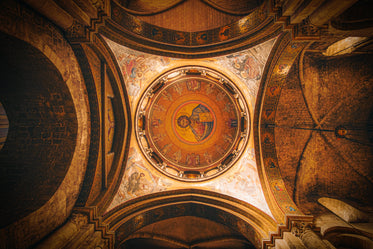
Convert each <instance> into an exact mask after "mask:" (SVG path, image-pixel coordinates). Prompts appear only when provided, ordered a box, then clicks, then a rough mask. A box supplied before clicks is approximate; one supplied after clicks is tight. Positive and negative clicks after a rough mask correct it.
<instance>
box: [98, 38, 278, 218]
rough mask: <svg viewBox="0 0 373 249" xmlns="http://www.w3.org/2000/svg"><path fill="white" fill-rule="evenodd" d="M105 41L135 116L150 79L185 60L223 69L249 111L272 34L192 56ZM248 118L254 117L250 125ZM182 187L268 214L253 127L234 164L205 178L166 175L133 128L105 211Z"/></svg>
mask: <svg viewBox="0 0 373 249" xmlns="http://www.w3.org/2000/svg"><path fill="white" fill-rule="evenodd" d="M105 41H106V42H107V43H108V45H109V46H110V48H111V49H112V50H113V52H114V55H115V57H116V59H117V61H118V64H119V67H120V69H121V70H122V73H123V78H124V82H125V84H126V88H127V90H128V94H129V98H130V105H131V112H132V115H133V116H134V114H135V113H136V108H137V105H138V102H139V100H140V97H141V96H142V94H143V93H144V91H145V90H146V89H147V87H148V86H149V85H150V84H151V82H153V81H154V80H155V79H156V78H157V77H159V76H160V75H162V74H163V73H165V72H167V71H168V70H170V69H175V68H179V67H182V66H186V65H198V66H205V67H209V68H211V69H214V70H217V71H220V72H224V74H225V75H226V76H227V77H229V78H230V79H231V80H232V81H233V82H234V83H235V84H236V85H237V87H238V88H239V89H240V90H241V92H242V95H243V96H244V98H245V100H246V103H247V104H248V108H249V112H250V115H251V116H252V114H253V112H254V110H253V107H254V106H255V102H256V97H257V93H258V89H259V84H260V81H261V79H262V76H263V70H264V66H265V64H266V61H267V59H268V56H269V54H270V51H271V49H272V46H273V44H274V42H275V39H272V40H269V41H267V42H264V43H262V44H260V45H257V46H255V47H253V48H250V49H247V50H243V51H241V52H237V53H234V54H230V55H227V56H219V57H213V58H208V59H193V60H192V59H178V58H171V57H166V56H156V55H151V54H146V53H143V52H138V51H135V50H132V49H129V48H127V47H124V46H122V45H119V44H117V43H114V42H112V41H110V40H108V39H105ZM133 120H135V117H133ZM251 123H252V120H250V126H251V125H252V124H251ZM183 188H199V189H205V190H210V191H215V192H217V193H222V194H225V195H229V196H232V197H235V198H237V199H240V200H243V201H245V202H247V203H249V204H251V205H253V206H255V207H257V208H259V209H260V210H262V211H264V212H265V213H267V214H269V215H271V211H270V209H269V207H268V205H267V203H266V200H265V197H264V194H263V190H262V186H261V183H260V180H259V175H258V170H257V163H256V160H255V153H254V141H253V136H252V133H250V134H249V141H248V143H247V146H246V148H245V150H244V152H243V154H242V155H241V156H240V158H239V159H238V160H237V161H236V162H235V163H234V165H233V166H232V167H231V168H230V169H229V170H228V171H226V172H225V173H224V174H222V175H220V176H218V177H216V178H214V179H211V180H207V181H204V182H181V181H178V180H175V179H172V178H170V177H167V176H164V175H163V174H162V173H161V172H159V171H158V170H156V169H155V168H154V167H152V166H151V165H150V164H149V162H148V161H147V160H146V158H145V157H144V156H143V154H142V152H141V150H140V148H139V145H138V142H137V140H136V137H135V135H134V133H133V134H132V137H131V149H130V152H129V157H128V160H127V163H126V170H125V172H124V175H123V178H122V182H121V184H120V186H119V188H118V192H117V194H116V195H115V197H114V199H113V201H112V202H111V204H110V206H109V208H108V209H107V211H109V210H111V209H113V208H115V207H117V206H119V205H120V204H122V203H125V202H126V201H128V200H131V199H133V198H136V197H140V196H144V195H147V194H151V193H156V192H163V191H166V190H174V189H183Z"/></svg>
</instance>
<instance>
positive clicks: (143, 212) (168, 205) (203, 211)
mask: <svg viewBox="0 0 373 249" xmlns="http://www.w3.org/2000/svg"><path fill="white" fill-rule="evenodd" d="M181 216H196V217H201V218H206V219H209V220H212V221H215V222H218V223H221V224H223V225H226V226H228V227H230V228H232V229H233V230H236V231H238V232H239V233H241V234H242V235H243V236H244V237H246V238H247V240H249V241H250V242H251V243H252V244H253V245H254V246H255V247H256V248H261V246H262V243H263V240H268V239H270V234H271V233H272V232H274V231H275V230H276V223H275V221H274V220H273V219H272V218H271V217H270V216H268V215H267V214H265V213H264V212H263V211H261V210H259V209H258V208H256V207H254V206H252V205H250V204H247V203H246V202H243V201H240V200H238V199H235V198H233V197H230V196H226V195H222V194H218V193H215V192H210V191H206V190H198V189H182V190H173V191H165V192H159V193H155V194H151V195H147V196H142V197H139V198H136V199H133V200H131V201H128V202H126V203H124V204H122V205H120V206H118V207H116V208H114V209H112V210H111V211H110V212H108V213H107V214H105V215H104V217H103V222H104V223H105V224H107V225H108V228H109V229H110V231H113V232H115V245H116V246H119V245H120V243H122V242H124V241H125V240H127V239H130V238H131V237H130V235H131V234H133V233H134V232H136V231H137V230H139V229H141V228H142V227H144V226H147V225H150V224H153V223H155V222H158V221H162V220H166V219H170V218H174V217H181Z"/></svg>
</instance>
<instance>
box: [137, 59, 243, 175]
mask: <svg viewBox="0 0 373 249" xmlns="http://www.w3.org/2000/svg"><path fill="white" fill-rule="evenodd" d="M190 81H192V82H193V81H195V82H199V87H200V88H199V90H200V91H206V92H207V85H208V84H209V85H212V86H213V89H214V93H217V94H218V95H219V94H221V96H223V97H222V98H225V99H226V100H227V101H226V103H228V104H230V105H231V109H230V111H225V112H227V113H228V114H226V115H225V116H224V118H227V116H229V115H231V116H232V115H233V116H232V117H233V118H234V119H233V120H234V126H231V127H233V128H231V129H230V130H231V131H230V132H231V134H230V133H229V134H228V135H229V136H230V137H229V138H230V139H229V143H228V142H225V143H224V142H222V141H223V139H222V136H223V135H225V134H226V133H227V131H226V130H225V128H224V124H227V122H226V120H225V119H222V118H221V117H223V115H222V114H221V113H223V111H222V110H219V108H218V106H217V105H215V106H214V107H210V105H212V106H213V105H214V103H220V102H218V97H216V100H214V101H215V102H214V101H210V100H209V99H208V97H207V96H203V95H202V94H198V93H194V92H193V90H191V89H189V88H188V85H187V84H188V83H187V82H190ZM184 82H185V84H184ZM182 84H184V85H185V86H186V88H188V89H187V90H185V91H184V92H182V94H181V93H179V95H180V97H179V98H176V100H174V99H173V98H172V96H169V97H168V100H169V101H170V102H166V103H169V105H167V107H163V106H161V108H159V105H158V104H159V103H158V102H159V101H160V99H161V97H164V98H166V97H167V96H165V95H167V94H169V93H170V92H171V93H172V91H176V90H174V89H176V88H177V86H180V85H182ZM169 89H172V90H169ZM199 90H198V91H199ZM167 91H169V92H167ZM185 92H187V93H185ZM175 95H177V94H175ZM210 95H212V96H215V95H214V94H211V93H210ZM204 98H205V99H204ZM170 99H172V101H171V100H170ZM206 102H207V103H206ZM197 103H202V104H198V105H197ZM223 103H225V102H223ZM163 104H164V103H163ZM188 105H190V106H191V107H190V108H189V109H192V108H194V109H193V112H192V111H191V110H189V115H196V113H197V112H199V113H201V108H202V109H204V111H203V112H204V113H203V117H204V118H206V115H207V119H208V117H210V119H209V120H208V121H210V122H206V123H204V125H205V126H204V127H203V129H205V127H207V124H208V125H210V127H209V131H208V132H210V133H208V134H207V135H206V136H205V137H203V138H201V140H198V141H197V142H191V141H189V142H190V143H188V142H185V141H182V139H180V138H179V137H178V136H177V135H176V133H177V132H176V131H175V129H174V128H175V127H174V126H175V122H176V121H175V120H174V119H175V117H178V115H179V116H181V115H180V114H178V115H176V113H177V112H179V111H180V108H183V106H187V107H188ZM193 105H197V106H193ZM205 105H206V106H207V107H206V106H205ZM201 106H202V107H201ZM211 108H212V109H213V110H215V112H216V113H214V111H211V110H212V109H211ZM154 109H156V111H154ZM196 109H197V110H196ZM153 112H154V113H153ZM182 112H183V110H182V111H181V113H182ZM210 114H211V115H210ZM161 115H164V116H165V117H166V118H165V119H164V120H160V121H159V122H161V123H163V122H164V123H166V124H168V127H171V128H168V127H165V128H162V129H163V130H156V131H155V132H154V131H153V128H152V126H153V125H154V124H153V123H154V118H153V117H154V116H156V117H157V118H158V117H159V116H161ZM199 115H201V114H199ZM209 115H210V116H209ZM169 117H172V118H169ZM219 118H220V119H219ZM216 119H219V120H221V121H224V122H220V123H219V125H220V126H219V125H218V124H217V123H218V122H216ZM200 123H202V121H201V122H200ZM165 126H166V125H165ZM176 126H177V125H176ZM179 128H180V127H179ZM206 129H207V128H206ZM216 130H218V131H216ZM219 131H220V132H219ZM165 133H166V134H165ZM193 133H194V131H193ZM215 133H216V134H215ZM135 134H136V139H137V141H138V144H139V147H140V149H141V151H142V152H143V154H144V156H145V157H146V159H147V160H148V161H149V163H150V164H151V165H152V166H153V167H155V168H156V169H157V170H159V171H160V172H162V173H163V174H165V175H167V176H169V177H171V178H174V179H177V180H181V181H188V182H197V181H204V180H209V179H212V178H214V177H216V176H218V175H220V174H222V173H223V172H225V171H227V170H228V169H229V168H230V167H231V166H232V165H234V163H235V162H236V161H237V160H238V159H239V158H240V156H241V154H242V152H243V151H244V150H245V147H246V145H247V142H248V138H249V134H250V115H249V110H248V106H247V104H246V101H245V99H244V97H243V95H242V93H241V92H240V91H239V89H238V88H237V87H236V86H235V84H234V83H233V82H232V81H231V80H230V79H228V78H227V77H226V76H224V75H223V74H221V73H219V72H217V71H215V70H213V69H210V68H206V67H201V66H184V67H180V68H176V69H173V70H170V71H168V72H166V73H164V74H162V75H161V76H159V77H158V78H157V79H156V80H154V81H153V82H152V83H151V84H150V85H149V87H148V88H147V89H146V90H145V92H144V93H143V95H142V96H141V98H140V100H139V103H138V106H137V109H136V114H135ZM155 134H164V135H163V136H166V137H167V139H170V140H173V141H174V142H175V143H179V142H180V143H183V144H182V145H180V147H181V148H185V147H188V146H189V147H188V148H189V150H187V149H185V151H186V152H191V154H192V155H193V156H195V155H194V153H192V152H193V151H198V152H196V154H198V153H202V152H200V150H201V148H203V149H205V150H206V151H207V152H208V153H210V152H212V153H213V160H211V159H210V160H207V159H206V158H204V159H201V160H200V157H199V156H198V159H196V158H194V159H193V160H192V159H191V161H188V157H187V156H189V154H188V155H187V156H185V153H183V157H186V159H185V158H183V161H185V163H179V161H176V162H175V160H171V159H169V157H168V156H165V154H166V153H162V150H161V149H160V148H159V147H160V146H159V145H158V144H157V143H155V142H154V139H153V136H154V135H155ZM190 134H192V133H190ZM220 134H221V135H220ZM172 135H173V136H174V137H172ZM156 140H157V139H156ZM219 143H221V144H224V146H225V147H226V148H225V149H224V150H221V152H220V154H219V153H216V151H213V149H212V148H216V147H219V146H218V145H219ZM171 145H174V144H173V143H171ZM202 145H203V146H204V147H201V146H202ZM162 146H163V145H162ZM182 146H185V147H182ZM209 146H210V147H209ZM176 147H177V145H176ZM180 147H178V148H180ZM179 151H180V150H179ZM183 152H184V151H183ZM214 153H215V154H214ZM210 155H211V153H210ZM201 158H202V155H201ZM196 161H197V162H198V164H197V163H196ZM189 162H191V164H189ZM189 166H191V167H189Z"/></svg>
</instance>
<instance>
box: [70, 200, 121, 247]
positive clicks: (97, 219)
mask: <svg viewBox="0 0 373 249" xmlns="http://www.w3.org/2000/svg"><path fill="white" fill-rule="evenodd" d="M84 217H85V218H84ZM72 219H73V222H75V221H76V222H77V223H78V224H83V223H82V222H84V219H86V222H87V223H88V224H93V225H94V228H95V231H100V232H101V234H102V238H103V239H104V240H107V242H108V248H114V242H115V236H114V232H112V231H110V230H109V226H108V225H106V224H104V223H103V222H102V217H101V216H98V215H97V208H96V207H75V208H74V209H73V214H72Z"/></svg>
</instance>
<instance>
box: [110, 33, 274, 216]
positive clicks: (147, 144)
mask: <svg viewBox="0 0 373 249" xmlns="http://www.w3.org/2000/svg"><path fill="white" fill-rule="evenodd" d="M105 40H106V41H107V43H108V45H109V47H110V48H111V49H112V51H113V54H114V55H115V57H116V59H117V61H118V64H119V66H120V68H121V70H122V73H123V78H124V82H125V84H126V88H127V90H128V93H129V98H130V105H131V113H132V115H133V120H134V127H135V129H134V130H135V132H133V134H132V138H131V146H130V152H129V157H128V160H127V162H126V170H125V173H124V176H123V178H122V182H121V185H120V186H119V189H118V192H117V194H116V196H115V197H114V199H113V201H112V203H111V205H110V206H109V208H108V211H109V210H111V209H113V208H115V207H116V206H118V205H120V204H122V203H124V202H126V201H128V200H130V199H133V198H136V197H139V196H143V195H147V194H151V193H156V192H161V191H166V190H176V189H185V188H198V189H205V190H210V191H215V192H217V193H220V194H225V195H229V196H232V197H235V198H238V199H240V200H243V201H245V202H247V203H249V204H251V205H253V206H255V207H257V208H259V209H260V210H262V211H264V212H265V213H267V214H269V215H271V212H270V210H269V207H268V204H267V202H266V200H265V197H264V194H263V190H262V187H261V184H260V180H259V175H258V170H257V165H256V162H255V153H254V139H253V136H252V132H250V127H252V118H250V117H252V115H253V113H254V106H255V101H256V97H257V93H258V88H259V83H260V80H261V77H262V72H263V69H264V66H265V64H266V61H267V59H268V56H269V53H270V51H271V49H272V46H273V44H274V42H275V40H276V39H271V40H269V41H266V42H264V43H262V44H260V45H257V46H255V47H252V48H250V49H246V50H243V51H241V52H237V53H234V54H229V55H225V56H219V57H212V58H206V59H179V58H172V57H165V56H158V55H151V54H146V53H143V52H138V51H135V50H132V49H130V48H127V47H125V46H122V45H119V44H117V43H115V42H113V41H111V40H109V39H105Z"/></svg>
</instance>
